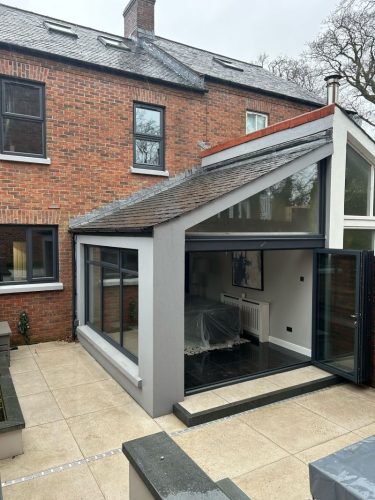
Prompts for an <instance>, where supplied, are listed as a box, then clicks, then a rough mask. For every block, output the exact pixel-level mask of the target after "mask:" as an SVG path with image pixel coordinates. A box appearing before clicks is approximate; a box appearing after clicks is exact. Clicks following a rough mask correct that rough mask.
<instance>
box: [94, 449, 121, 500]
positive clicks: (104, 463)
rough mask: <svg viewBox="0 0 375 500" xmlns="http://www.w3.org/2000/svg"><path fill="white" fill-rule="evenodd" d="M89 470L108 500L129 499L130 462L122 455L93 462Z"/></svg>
mask: <svg viewBox="0 0 375 500" xmlns="http://www.w3.org/2000/svg"><path fill="white" fill-rule="evenodd" d="M89 468H90V470H91V472H92V474H93V476H94V478H95V479H96V482H97V483H98V485H99V488H100V490H101V491H102V493H103V495H104V497H105V498H106V500H126V499H127V498H128V497H129V462H128V461H127V459H126V458H125V456H124V455H123V454H122V453H121V454H118V455H114V456H113V457H109V458H105V459H103V460H98V461H97V462H91V463H90V464H89Z"/></svg>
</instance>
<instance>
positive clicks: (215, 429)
mask: <svg viewBox="0 0 375 500" xmlns="http://www.w3.org/2000/svg"><path fill="white" fill-rule="evenodd" d="M11 373H12V377H13V381H14V384H15V387H16V391H17V393H18V396H19V399H20V404H21V407H22V411H23V413H24V417H25V420H26V429H25V430H24V449H25V453H24V454H23V455H21V456H19V457H16V458H14V459H8V460H2V461H0V475H1V481H2V483H3V495H4V499H5V500H9V499H21V498H22V500H24V498H32V499H33V500H34V499H45V500H47V499H48V500H54V499H58V500H60V499H61V500H62V499H64V500H66V499H69V500H75V499H83V500H85V499H90V500H93V499H108V500H109V499H111V500H112V499H113V500H114V499H126V498H128V464H127V461H126V459H125V457H124V456H123V455H122V453H121V452H120V447H121V444H122V443H123V442H124V441H127V440H130V439H134V438H137V437H141V436H145V435H148V434H152V433H155V432H160V430H165V431H166V432H168V433H169V434H170V435H171V436H172V437H173V439H174V440H175V441H176V443H177V444H178V445H179V446H181V447H182V448H183V449H184V450H185V451H186V452H187V453H188V454H189V455H190V457H191V458H192V459H193V460H195V461H196V462H197V463H198V465H199V466H200V467H202V469H203V470H204V471H205V472H206V473H207V474H208V475H209V476H210V477H211V478H212V479H213V480H215V481H217V480H219V479H222V478H225V477H230V478H231V479H232V480H233V481H234V482H235V483H236V484H237V485H238V486H239V487H240V488H241V489H242V490H243V491H245V492H246V493H247V494H248V495H249V496H250V497H251V498H252V499H253V500H254V499H255V500H269V499H270V498H277V499H278V500H282V499H285V500H286V499H288V500H293V499H296V500H305V499H309V498H311V497H310V493H309V483H308V467H307V464H308V463H309V462H310V461H313V460H316V459H318V458H321V457H323V456H326V455H328V454H330V453H332V452H334V451H336V450H338V449H341V448H343V447H345V446H347V445H349V444H352V443H354V442H356V441H359V440H361V439H362V438H364V437H367V436H370V435H373V434H375V390H374V389H371V388H358V387H355V386H352V385H350V384H343V385H339V386H335V387H333V388H329V389H325V390H322V391H318V392H315V393H312V394H309V395H305V396H300V397H297V398H294V399H291V400H287V401H283V402H281V403H276V404H274V405H270V406H266V407H263V408H259V409H256V410H252V411H249V412H245V413H242V414H238V415H236V416H234V417H230V418H226V419H223V420H217V421H214V422H211V423H209V424H205V425H202V426H197V427H194V428H191V429H186V427H185V426H184V425H183V424H182V423H181V422H180V421H179V420H178V419H177V418H176V417H175V416H174V415H168V416H165V417H161V418H157V419H152V418H151V417H149V416H148V415H147V414H146V413H145V412H144V411H143V409H142V408H140V407H139V405H138V404H137V403H136V402H135V401H134V400H133V399H132V398H131V397H130V396H129V395H128V394H127V393H126V392H125V391H124V390H123V389H122V388H121V387H120V386H119V385H118V384H117V383H116V382H115V381H114V380H112V379H111V377H110V376H109V375H108V374H107V373H106V372H105V371H104V370H103V369H102V368H101V367H100V366H99V365H98V364H97V363H96V361H94V360H93V359H92V358H91V357H90V356H89V355H88V354H87V353H86V352H85V351H84V350H83V348H82V347H81V346H80V345H79V344H66V343H60V342H58V343H55V342H51V343H47V344H39V345H35V346H31V347H30V348H29V347H22V348H20V349H19V350H18V351H13V352H12V362H11ZM290 373H292V372H290ZM281 375H284V376H287V375H286V374H280V377H281ZM311 375H312V373H310V374H309V376H311ZM289 376H291V375H289ZM294 376H296V375H294ZM305 376H307V373H305ZM276 382H277V383H276ZM271 383H275V384H276V385H278V384H282V383H283V382H282V381H281V380H278V381H275V380H274V381H273V382H271ZM232 387H236V386H232ZM225 389H226V390H228V388H225ZM243 389H244V387H242V388H241V390H243ZM236 390H237V391H238V390H240V387H239V386H238V385H237V389H236ZM259 390H260V388H259ZM198 396H200V398H201V400H200V402H199V404H200V405H203V406H206V407H207V405H209V404H210V403H209V402H208V401H206V402H204V401H203V398H204V397H206V398H212V394H210V393H202V394H200V395H198ZM215 396H217V397H222V396H223V394H221V395H215ZM236 397H238V396H236V395H235V394H234V393H233V394H232V395H231V394H229V393H228V394H226V395H225V398H224V399H226V400H228V399H232V398H236Z"/></svg>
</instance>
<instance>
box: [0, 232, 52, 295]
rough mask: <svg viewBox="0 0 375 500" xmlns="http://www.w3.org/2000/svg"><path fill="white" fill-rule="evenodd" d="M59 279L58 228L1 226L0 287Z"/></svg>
mask: <svg viewBox="0 0 375 500" xmlns="http://www.w3.org/2000/svg"><path fill="white" fill-rule="evenodd" d="M57 280H58V262H57V228H54V227H53V228H52V227H45V226H5V225H3V226H0V286H1V285H10V284H21V283H22V284H24V283H41V282H49V281H57Z"/></svg>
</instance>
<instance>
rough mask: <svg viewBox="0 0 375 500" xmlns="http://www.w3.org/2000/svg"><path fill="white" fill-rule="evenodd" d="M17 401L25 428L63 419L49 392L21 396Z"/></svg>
mask: <svg viewBox="0 0 375 500" xmlns="http://www.w3.org/2000/svg"><path fill="white" fill-rule="evenodd" d="M18 400H19V403H20V405H21V410H22V413H23V416H24V419H25V424H26V427H34V426H36V425H41V424H47V423H48V422H55V421H56V420H62V419H63V418H64V417H63V415H62V413H61V411H60V408H59V407H58V405H57V403H56V400H55V398H54V397H53V395H52V394H51V393H50V392H49V391H48V392H40V393H38V394H31V395H29V396H23V397H21V398H18Z"/></svg>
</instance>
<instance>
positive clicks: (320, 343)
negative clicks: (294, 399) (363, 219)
mask: <svg viewBox="0 0 375 500" xmlns="http://www.w3.org/2000/svg"><path fill="white" fill-rule="evenodd" d="M373 258H374V257H373V253H372V254H371V253H370V252H364V251H345V250H318V251H317V252H316V261H315V262H316V309H315V311H316V319H315V329H314V336H315V338H314V342H313V344H314V353H313V360H314V363H315V364H318V365H321V366H322V368H324V369H326V370H327V371H330V372H332V373H336V374H339V375H342V376H344V377H345V378H347V379H349V380H351V381H353V382H356V383H359V382H361V381H363V380H364V379H365V378H366V377H367V373H368V369H369V363H368V361H367V359H366V356H365V355H364V351H365V350H366V351H369V350H370V349H369V342H370V340H368V345H367V346H366V343H367V340H366V339H368V338H369V337H368V336H369V330H370V328H369V326H371V325H369V315H370V307H367V306H368V302H369V299H370V291H371V292H372V290H370V282H371V281H372V280H370V279H369V277H371V276H372V270H371V267H370V266H371V265H372V261H373Z"/></svg>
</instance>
